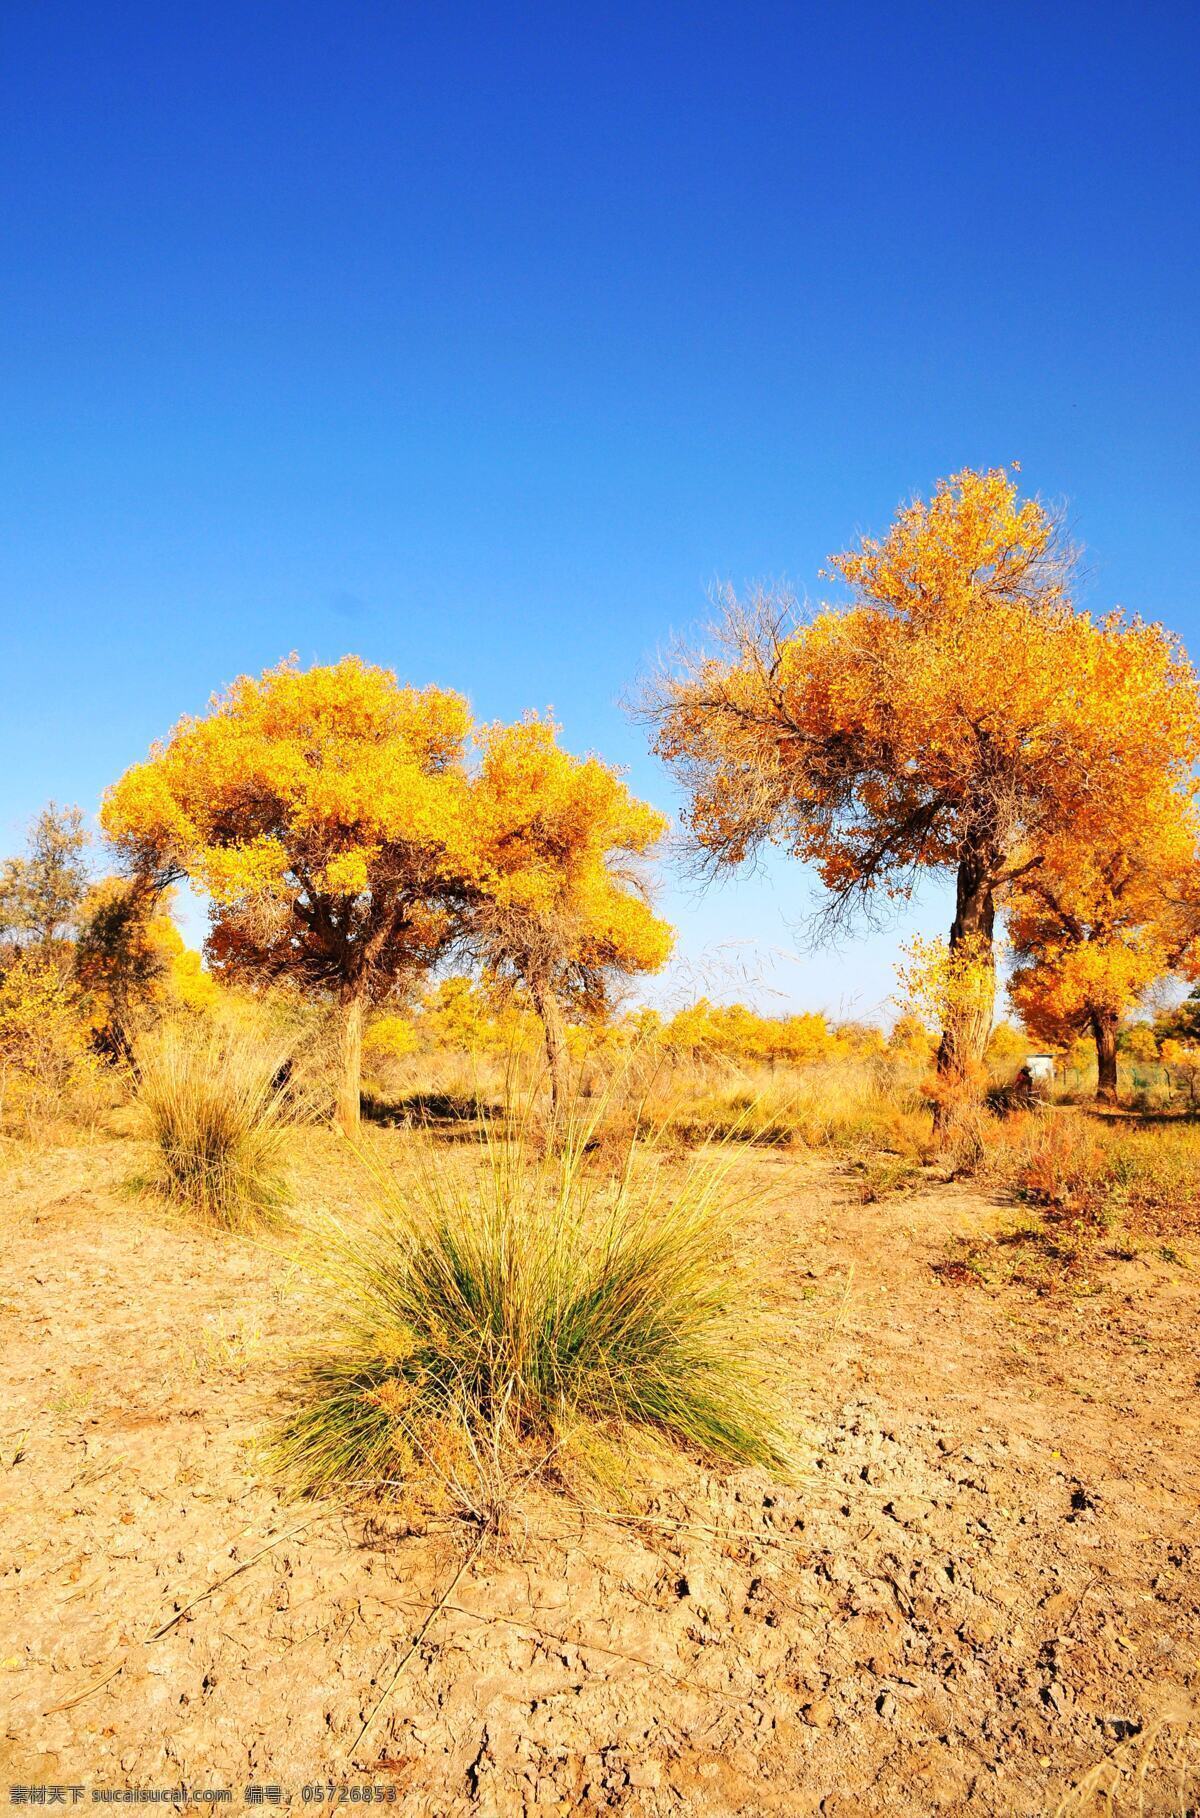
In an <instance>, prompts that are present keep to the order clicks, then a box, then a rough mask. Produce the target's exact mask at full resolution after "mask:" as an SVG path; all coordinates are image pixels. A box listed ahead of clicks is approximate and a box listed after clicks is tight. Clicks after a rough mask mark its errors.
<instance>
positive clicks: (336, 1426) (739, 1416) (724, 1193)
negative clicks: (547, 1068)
mask: <svg viewBox="0 0 1200 1818" xmlns="http://www.w3.org/2000/svg"><path fill="white" fill-rule="evenodd" d="M513 1125H514V1127H511V1128H509V1129H508V1130H507V1131H506V1132H505V1133H503V1134H491V1135H489V1136H488V1137H487V1138H486V1140H485V1141H484V1143H483V1144H482V1146H481V1147H475V1146H473V1148H474V1152H473V1153H469V1154H468V1153H465V1152H464V1151H463V1150H462V1149H461V1148H454V1149H450V1148H447V1147H446V1146H445V1145H439V1144H437V1143H435V1142H433V1141H431V1140H428V1139H423V1138H420V1137H414V1138H413V1139H412V1143H411V1148H410V1150H409V1160H408V1162H407V1163H406V1165H405V1166H404V1167H403V1169H402V1171H401V1173H400V1174H399V1176H398V1177H396V1176H384V1175H382V1174H379V1173H376V1174H374V1175H373V1176H372V1178H373V1180H374V1193H373V1196H372V1205H371V1207H370V1211H369V1215H368V1217H367V1218H366V1220H365V1221H364V1222H362V1223H361V1224H357V1225H347V1224H332V1223H330V1222H323V1223H318V1224H316V1225H315V1226H314V1228H313V1230H312V1233H311V1234H312V1236H313V1239H314V1254H315V1257H316V1266H317V1269H318V1271H319V1276H320V1279H321V1280H322V1281H323V1283H324V1286H325V1289H326V1291H327V1296H328V1300H329V1313H330V1337H329V1339H328V1340H327V1341H326V1342H325V1343H324V1344H323V1345H322V1346H321V1348H320V1349H319V1350H318V1351H317V1352H316V1353H315V1354H314V1355H311V1356H310V1357H309V1358H308V1359H307V1361H306V1364H305V1368H304V1374H303V1382H302V1387H301V1391H300V1394H299V1398H298V1401H297V1405H296V1407H295V1409H294V1411H293V1412H292V1414H291V1416H290V1418H289V1420H288V1422H287V1424H286V1427H285V1429H284V1431H283V1432H282V1434H281V1436H280V1438H279V1441H278V1444H277V1445H276V1447H275V1453H274V1456H275V1462H276V1464H277V1466H278V1467H279V1468H280V1470H281V1471H282V1472H283V1474H284V1475H285V1477H287V1478H288V1479H289V1480H290V1481H291V1483H292V1484H293V1485H294V1486H295V1487H296V1488H297V1489H299V1490H301V1491H305V1492H313V1493H323V1492H329V1491H334V1490H345V1489H347V1488H352V1489H357V1490H373V1491H378V1490H381V1489H382V1490H387V1489H398V1488H400V1487H404V1486H408V1485H410V1484H411V1483H412V1481H413V1480H414V1479H415V1478H419V1477H425V1478H432V1479H434V1480H436V1481H437V1482H440V1483H441V1485H442V1486H443V1487H444V1488H446V1489H448V1490H449V1491H450V1492H451V1494H452V1497H453V1499H454V1501H455V1502H456V1503H457V1504H458V1505H459V1506H462V1507H465V1508H467V1509H469V1510H471V1511H472V1512H474V1513H475V1514H476V1515H483V1514H486V1513H489V1512H492V1511H494V1510H495V1508H496V1507H497V1506H498V1504H500V1503H501V1502H503V1501H504V1500H505V1499H506V1498H507V1496H508V1494H509V1492H510V1489H511V1486H512V1484H513V1482H514V1480H518V1479H520V1478H521V1477H522V1476H525V1475H530V1474H535V1473H536V1474H538V1475H543V1476H544V1475H546V1474H547V1473H550V1474H551V1475H552V1476H555V1477H557V1478H558V1479H559V1480H560V1481H565V1480H567V1479H568V1478H569V1477H570V1476H571V1474H572V1472H573V1471H575V1470H582V1471H584V1472H586V1470H587V1469H589V1468H595V1467H597V1466H598V1463H599V1461H601V1460H603V1459H604V1458H605V1457H609V1458H611V1457H612V1456H613V1448H616V1450H617V1452H618V1453H619V1452H620V1451H621V1449H622V1447H623V1444H624V1441H625V1439H626V1438H627V1436H628V1435H629V1433H630V1432H632V1430H634V1429H637V1430H639V1431H640V1432H641V1434H642V1435H643V1439H649V1438H650V1437H651V1435H653V1434H657V1435H659V1436H662V1437H664V1438H666V1439H667V1440H669V1441H671V1442H674V1443H676V1444H679V1445H682V1446H684V1447H686V1448H688V1449H690V1450H693V1451H695V1452H697V1453H699V1454H701V1455H702V1456H704V1457H706V1458H708V1459H710V1460H713V1461H720V1462H725V1463H732V1464H756V1465H759V1466H762V1467H764V1468H767V1469H769V1470H772V1471H775V1472H780V1471H786V1469H787V1468H788V1463H789V1459H790V1456H791V1451H790V1446H789V1442H788V1440H787V1438H786V1436H785V1431H784V1423H783V1422H782V1420H781V1419H780V1417H779V1415H778V1413H777V1411H776V1405H777V1404H776V1401H775V1398H774V1396H773V1393H772V1391H771V1388H770V1378H771V1369H770V1366H769V1363H768V1358H769V1346H768V1345H767V1343H766V1342H765V1329H764V1319H765V1315H764V1312H763V1309H762V1306H761V1303H760V1299H759V1295H758V1291H757V1287H756V1285H755V1283H754V1281H753V1279H752V1278H751V1276H750V1275H749V1273H748V1272H747V1268H746V1266H745V1264H744V1262H743V1261H742V1260H741V1259H740V1258H739V1256H738V1254H737V1251H736V1245H735V1242H734V1235H735V1226H734V1218H735V1214H736V1212H737V1210H738V1207H737V1205H736V1204H735V1201H736V1199H737V1194H736V1190H735V1188H734V1184H733V1181H732V1171H733V1165H734V1160H735V1157H734V1156H733V1154H732V1153H731V1152H728V1151H727V1152H725V1153H723V1154H721V1155H718V1156H716V1157H713V1156H708V1157H706V1158H702V1159H698V1160H696V1161H695V1162H694V1163H693V1164H692V1165H690V1166H688V1167H686V1168H683V1169H680V1168H678V1167H675V1166H672V1165H671V1164H670V1163H669V1162H668V1161H667V1160H666V1158H665V1157H664V1156H662V1155H661V1154H660V1153H658V1152H656V1151H654V1150H653V1149H651V1150H650V1151H649V1152H646V1151H643V1150H642V1149H641V1148H640V1146H638V1145H634V1146H633V1148H632V1149H631V1152H630V1154H629V1155H628V1157H627V1159H626V1165H625V1167H624V1168H623V1169H622V1171H621V1172H620V1173H619V1174H618V1175H616V1176H615V1177H614V1176H612V1175H608V1176H599V1177H598V1176H597V1174H596V1172H595V1171H594V1170H593V1169H591V1168H589V1167H588V1166H586V1165H585V1160H584V1158H585V1155H586V1152H587V1149H588V1146H589V1143H590V1141H591V1137H592V1127H591V1125H590V1124H582V1123H576V1124H575V1125H574V1126H573V1128H572V1130H571V1132H570V1134H569V1136H568V1140H567V1142H566V1144H565V1146H564V1147H562V1148H560V1149H558V1150H556V1151H553V1152H547V1151H546V1149H545V1146H544V1145H543V1144H542V1143H540V1142H538V1141H537V1140H536V1139H535V1138H534V1137H533V1136H532V1135H531V1133H530V1130H529V1127H528V1125H527V1123H526V1122H524V1121H523V1120H522V1119H521V1118H520V1117H519V1116H518V1117H515V1118H514V1119H513Z"/></svg>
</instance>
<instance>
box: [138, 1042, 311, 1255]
mask: <svg viewBox="0 0 1200 1818" xmlns="http://www.w3.org/2000/svg"><path fill="white" fill-rule="evenodd" d="M137 1058H138V1076H137V1102H138V1105H139V1107H140V1110H141V1114H142V1119H143V1122H144V1125H145V1128H146V1133H147V1135H148V1137H149V1139H150V1141H151V1143H152V1144H153V1153H154V1162H153V1168H152V1174H151V1181H152V1184H153V1185H154V1186H156V1187H157V1188H158V1189H159V1190H160V1191H161V1192H162V1193H163V1194H164V1195H165V1196H166V1197H167V1198H168V1199H171V1200H174V1201H175V1202H176V1203H177V1204H179V1205H183V1206H186V1207H187V1208H188V1209H189V1210H191V1211H193V1212H196V1213H198V1214H200V1215H201V1216H202V1217H204V1218H206V1219H209V1220H211V1221H212V1222H213V1223H214V1224H217V1225H221V1226H223V1227H225V1228H226V1229H229V1230H244V1229H248V1228H250V1227H252V1226H253V1225H255V1224H258V1223H261V1222H262V1221H263V1220H264V1219H266V1218H268V1217H270V1216H271V1214H272V1213H273V1212H274V1211H275V1210H276V1209H277V1208H278V1206H279V1205H280V1203H281V1202H282V1200H283V1199H284V1197H285V1190H286V1182H285V1167H284V1163H285V1149H286V1144H287V1138H288V1132H289V1129H290V1127H291V1125H292V1123H293V1121H294V1107H293V1105H292V1103H291V1100H290V1099H289V1096H288V1095H287V1093H286V1092H284V1091H281V1090H279V1089H278V1088H277V1084H276V1081H277V1076H278V1074H279V1069H280V1066H281V1062H282V1059H283V1057H282V1056H281V1055H280V1054H278V1053H275V1052H274V1051H272V1050H269V1049H266V1048H264V1047H263V1046H262V1044H261V1043H258V1042H256V1041H254V1040H253V1039H252V1038H251V1037H250V1036H248V1035H244V1034H238V1033H237V1032H236V1031H235V1032H231V1031H228V1030H219V1029H215V1028H207V1027H203V1028H201V1029H199V1030H197V1031H193V1030H190V1029H188V1028H186V1027H182V1026H178V1025H167V1026H166V1027H165V1028H164V1029H162V1030H161V1031H159V1032H157V1033H156V1034H155V1035H154V1036H152V1037H150V1038H148V1039H147V1040H146V1041H145V1042H144V1043H143V1044H142V1045H141V1047H140V1049H139V1052H138V1057H137Z"/></svg>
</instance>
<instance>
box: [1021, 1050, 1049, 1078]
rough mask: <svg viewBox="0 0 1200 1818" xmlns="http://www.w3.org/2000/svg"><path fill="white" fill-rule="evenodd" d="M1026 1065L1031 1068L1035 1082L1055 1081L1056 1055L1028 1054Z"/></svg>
mask: <svg viewBox="0 0 1200 1818" xmlns="http://www.w3.org/2000/svg"><path fill="white" fill-rule="evenodd" d="M1025 1065H1026V1066H1027V1067H1028V1068H1029V1077H1030V1079H1031V1080H1033V1082H1034V1084H1035V1085H1037V1084H1040V1083H1041V1082H1043V1081H1044V1082H1045V1083H1046V1084H1047V1085H1053V1083H1054V1056H1053V1055H1052V1054H1027V1055H1026V1056H1025Z"/></svg>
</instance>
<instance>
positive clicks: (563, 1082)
mask: <svg viewBox="0 0 1200 1818" xmlns="http://www.w3.org/2000/svg"><path fill="white" fill-rule="evenodd" d="M529 994H530V996H531V997H532V999H533V1007H534V1009H535V1010H536V1011H537V1013H538V1015H539V1016H540V1017H541V1019H542V1031H543V1034H544V1035H545V1038H546V1065H547V1068H548V1069H549V1073H550V1116H551V1120H552V1121H553V1122H554V1123H556V1124H557V1122H558V1121H559V1118H560V1117H561V1116H562V1113H563V1111H564V1109H565V1107H566V1102H567V1038H566V1034H565V1032H564V1029H563V1014H562V1008H561V1006H560V1004H559V1001H558V998H557V997H556V996H555V994H554V989H553V987H552V986H551V985H549V984H546V983H544V982H543V981H542V980H540V979H539V980H538V981H537V983H531V984H530V987H529Z"/></svg>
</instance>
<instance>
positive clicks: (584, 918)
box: [469, 715, 673, 1116]
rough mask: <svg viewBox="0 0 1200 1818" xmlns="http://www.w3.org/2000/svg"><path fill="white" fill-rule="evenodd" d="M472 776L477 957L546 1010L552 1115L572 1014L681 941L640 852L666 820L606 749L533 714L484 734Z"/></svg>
mask: <svg viewBox="0 0 1200 1818" xmlns="http://www.w3.org/2000/svg"><path fill="white" fill-rule="evenodd" d="M479 739H480V744H481V747H482V762H481V764H480V768H479V773H478V777H477V780H476V782H475V785H474V790H473V795H474V810H475V835H476V841H477V862H478V867H479V869H478V878H479V889H478V895H477V898H476V902H475V905H474V908H473V911H472V914H471V918H470V922H469V928H470V934H471V939H472V942H473V946H474V950H475V953H476V955H477V957H478V958H479V959H480V960H481V961H482V962H483V964H484V965H486V966H488V967H490V968H491V969H492V971H493V972H495V973H496V974H497V975H499V976H501V977H503V976H505V975H507V976H509V977H510V978H513V979H514V980H517V981H519V982H520V983H521V984H522V985H523V986H524V988H525V989H526V991H527V992H528V994H529V998H530V1001H531V1002H532V1004H533V1007H534V1009H535V1010H536V1011H537V1014H538V1016H539V1017H540V1019H541V1022H542V1027H543V1030H544V1034H545V1045H546V1059H547V1063H548V1068H549V1074H550V1090H551V1101H552V1107H553V1112H554V1115H555V1116H557V1115H558V1114H559V1112H560V1111H561V1109H562V1104H563V1095H564V1091H565V1084H566V1066H567V1050H566V1040H565V1034H564V1019H565V1017H566V1016H567V1015H570V1014H571V1013H572V1012H583V1013H587V1014H592V1015H595V1014H598V1013H600V1012H602V1011H603V1010H604V1009H605V1008H606V1007H607V1004H608V1001H609V995H610V993H611V990H612V987H613V984H614V983H615V982H616V981H617V980H619V979H621V978H626V977H629V976H631V975H632V974H635V973H638V972H654V971H657V970H658V968H659V967H660V966H662V965H663V964H664V962H665V961H666V959H667V957H668V955H669V953H670V951H671V944H672V938H673V937H672V930H671V928H670V926H669V924H668V923H667V922H665V921H663V920H662V919H661V918H660V917H659V916H657V915H655V913H654V911H653V909H652V908H651V906H650V903H649V901H648V900H647V897H646V894H645V890H644V887H643V884H642V880H641V878H640V875H639V873H638V871H637V868H636V861H637V860H638V859H639V858H641V857H643V856H644V855H645V854H647V853H648V852H649V851H650V850H651V849H652V848H653V846H654V845H655V844H656V843H657V841H658V840H659V839H660V838H661V837H662V835H663V833H664V832H665V831H666V825H667V823H666V821H665V819H664V817H663V816H662V815H661V814H659V813H658V812H657V810H656V809H654V808H651V807H650V806H649V805H648V804H647V803H645V802H639V801H638V800H636V798H635V797H634V796H633V795H632V794H631V793H630V791H629V789H628V788H627V787H626V785H625V783H624V782H623V781H622V780H621V777H620V776H619V774H618V773H617V772H616V771H615V770H614V769H612V767H611V766H609V765H607V764H604V763H602V762H601V761H600V759H599V758H595V757H588V758H576V757H572V756H571V754H570V753H569V752H566V751H564V750H563V749H562V748H561V746H560V745H559V744H558V741H557V737H556V728H555V727H554V726H553V725H552V724H551V723H550V722H549V721H547V720H544V719H540V718H538V717H537V716H535V715H530V716H529V717H528V718H526V719H524V720H521V721H519V722H518V723H517V724H516V725H513V726H492V727H489V728H487V729H486V730H484V731H483V732H481V733H480V734H479Z"/></svg>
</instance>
